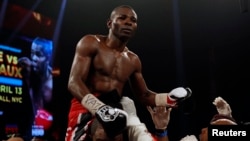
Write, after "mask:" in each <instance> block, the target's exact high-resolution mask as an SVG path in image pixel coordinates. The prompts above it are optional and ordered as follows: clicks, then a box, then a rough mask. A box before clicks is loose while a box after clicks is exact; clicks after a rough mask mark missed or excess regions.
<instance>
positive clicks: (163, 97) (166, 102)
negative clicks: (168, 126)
mask: <svg viewBox="0 0 250 141" xmlns="http://www.w3.org/2000/svg"><path fill="white" fill-rule="evenodd" d="M175 103H176V101H175V100H174V99H172V98H171V97H170V96H169V93H159V94H157V95H156V96H155V104H156V106H168V107H170V106H174V105H175Z"/></svg>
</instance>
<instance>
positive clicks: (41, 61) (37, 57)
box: [31, 43, 47, 71]
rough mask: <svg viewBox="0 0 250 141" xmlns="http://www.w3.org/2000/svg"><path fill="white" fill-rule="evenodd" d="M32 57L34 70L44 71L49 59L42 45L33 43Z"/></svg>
mask: <svg viewBox="0 0 250 141" xmlns="http://www.w3.org/2000/svg"><path fill="white" fill-rule="evenodd" d="M31 59H32V64H33V68H34V71H43V69H44V67H45V65H46V62H47V59H46V55H45V54H44V53H43V51H42V46H41V45H38V44H35V43H33V44H32V46H31Z"/></svg>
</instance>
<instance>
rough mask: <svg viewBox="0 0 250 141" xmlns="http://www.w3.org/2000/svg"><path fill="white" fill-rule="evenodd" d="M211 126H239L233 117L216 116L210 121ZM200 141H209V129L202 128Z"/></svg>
mask: <svg viewBox="0 0 250 141" xmlns="http://www.w3.org/2000/svg"><path fill="white" fill-rule="evenodd" d="M210 125H237V122H236V121H235V119H234V118H233V117H230V116H225V115H221V114H216V115H214V116H213V118H212V120H211V121H210ZM199 137H200V141H208V128H207V127H206V128H202V129H201V133H200V136H199Z"/></svg>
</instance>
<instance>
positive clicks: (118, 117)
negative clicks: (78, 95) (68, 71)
mask: <svg viewBox="0 0 250 141" xmlns="http://www.w3.org/2000/svg"><path fill="white" fill-rule="evenodd" d="M81 104H82V105H83V106H84V107H85V108H87V109H88V110H89V111H90V113H91V114H92V115H95V117H96V118H97V120H98V121H99V122H100V123H101V125H102V126H103V129H104V130H105V132H106V134H107V136H108V137H110V138H113V137H115V136H116V135H118V134H120V133H122V132H123V131H124V130H125V128H126V127H127V117H128V114H127V113H126V112H125V111H124V110H121V109H118V108H114V107H111V106H109V105H106V104H105V103H103V102H102V101H100V100H99V99H98V98H97V97H95V96H94V95H93V94H87V95H85V96H84V97H83V99H82V101H81Z"/></svg>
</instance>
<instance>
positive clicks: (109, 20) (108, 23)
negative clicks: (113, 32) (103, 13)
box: [107, 19, 112, 29]
mask: <svg viewBox="0 0 250 141" xmlns="http://www.w3.org/2000/svg"><path fill="white" fill-rule="evenodd" d="M111 23H112V21H111V19H108V20H107V27H108V29H110V28H111Z"/></svg>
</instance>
